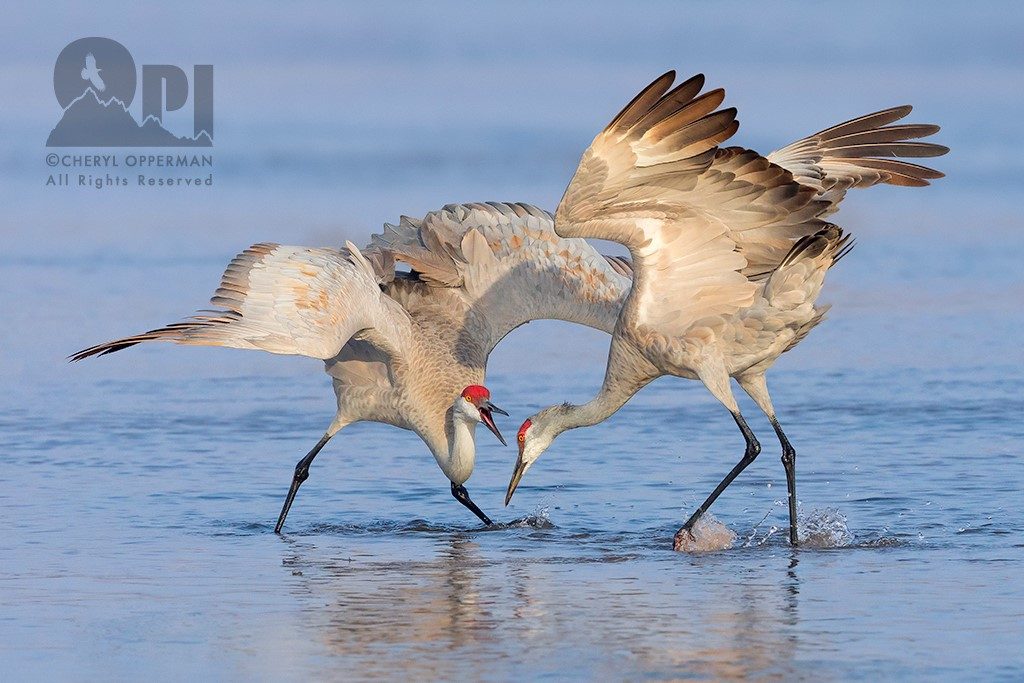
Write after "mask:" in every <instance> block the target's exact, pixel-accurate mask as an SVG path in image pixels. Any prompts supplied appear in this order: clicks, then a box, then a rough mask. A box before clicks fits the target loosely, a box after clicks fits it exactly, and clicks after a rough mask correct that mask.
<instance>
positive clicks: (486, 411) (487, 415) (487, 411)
mask: <svg viewBox="0 0 1024 683" xmlns="http://www.w3.org/2000/svg"><path fill="white" fill-rule="evenodd" d="M479 410H480V419H481V420H482V421H483V423H484V424H485V425H487V428H488V429H490V430H491V433H492V434H494V435H495V436H496V437H498V441H500V442H501V445H502V446H507V445H508V444H507V443H505V437H503V436H502V435H501V432H499V431H498V425H496V424H494V418H493V417H491V413H492V412H494V413H500V414H501V415H504V416H505V417H508V413H506V412H505V411H504V410H502V409H501V408H499V407H498V406H496V405H494V404H493V403H491V402H490V401H488V400H484V401H483V402H482V403H481V404H480V408H479Z"/></svg>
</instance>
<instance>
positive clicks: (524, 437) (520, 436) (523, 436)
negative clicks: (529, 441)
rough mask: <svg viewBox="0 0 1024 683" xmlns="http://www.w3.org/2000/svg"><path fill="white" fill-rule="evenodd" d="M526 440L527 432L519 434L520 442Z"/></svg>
mask: <svg viewBox="0 0 1024 683" xmlns="http://www.w3.org/2000/svg"><path fill="white" fill-rule="evenodd" d="M524 441H526V435H525V434H520V435H519V443H522V442H524Z"/></svg>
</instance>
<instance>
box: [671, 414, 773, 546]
mask: <svg viewBox="0 0 1024 683" xmlns="http://www.w3.org/2000/svg"><path fill="white" fill-rule="evenodd" d="M732 416H733V418H734V419H735V420H736V424H737V425H738V426H739V428H740V432H742V433H743V438H744V440H745V441H746V442H747V445H746V448H745V449H744V451H743V457H742V458H740V461H739V462H738V463H736V466H735V467H733V468H732V469H731V470H730V471H729V474H727V475H725V479H723V480H722V481H721V482H720V483H719V484H718V486H716V487H715V490H714V491H712V492H711V495H710V496H708V498H707V500H705V501H704V502H703V503H701V506H700V507H699V508H697V510H696V512H694V513H693V514H692V515H690V519H688V520H686V524H684V525H683V526H682V528H681V529H679V531H677V532H676V540H675V547H676V548H677V549H678V548H679V547H680V546H681V545H683V539H682V535H683V534H687V535H688V536H689V537H690V539H691V540H692V539H693V526H694V525H695V524H696V523H697V520H699V519H700V518H701V516H702V515H703V514H704V513H705V512H707V511H708V508H710V507H711V505H712V504H713V503H714V502H715V501H716V500H717V499H718V497H719V496H720V495H722V491H724V490H725V489H726V488H728V486H729V484H731V483H732V480H733V479H735V478H736V477H738V476H739V474H740V472H742V471H743V470H745V469H746V468H747V465H749V464H750V463H752V462H754V460H755V459H756V458H757V455H758V453H760V452H761V444H759V443H758V442H757V437H755V436H754V432H752V431H751V430H750V427H749V426H748V425H747V421H746V420H744V419H743V415H741V414H740V411H738V410H737V411H735V412H733V414H732Z"/></svg>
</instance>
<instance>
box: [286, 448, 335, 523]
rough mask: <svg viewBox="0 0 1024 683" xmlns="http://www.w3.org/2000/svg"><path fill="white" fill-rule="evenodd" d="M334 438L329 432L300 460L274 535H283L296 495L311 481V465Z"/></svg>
mask: <svg viewBox="0 0 1024 683" xmlns="http://www.w3.org/2000/svg"><path fill="white" fill-rule="evenodd" d="M332 436H334V434H332V433H331V432H328V433H326V434H324V435H323V437H321V439H320V440H319V441H318V442H317V443H316V445H315V446H313V450H311V451H310V452H309V453H306V455H305V456H304V457H303V458H302V460H299V462H298V463H297V464H296V465H295V475H294V476H293V477H292V485H291V487H289V489H288V497H287V498H285V499H284V506H283V507H282V508H281V514H280V516H279V517H278V518H277V526H275V527H274V533H275V534H279V533H281V527H283V526H284V519H285V517H287V516H288V511H289V510H291V509H292V503H293V502H294V501H295V494H296V493H298V491H299V487H300V486H302V482H304V481H306V480H307V479H309V465H310V463H312V462H313V459H314V458H315V457H316V456H317V454H318V453H319V452H320V451H321V450H322V449H323V447H324V446H326V445H327V442H328V441H330V440H331V437H332Z"/></svg>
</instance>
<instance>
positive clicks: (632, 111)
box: [604, 69, 704, 132]
mask: <svg viewBox="0 0 1024 683" xmlns="http://www.w3.org/2000/svg"><path fill="white" fill-rule="evenodd" d="M675 79H676V72H675V70H674V69H671V70H669V71H666V72H665V73H663V74H662V75H661V76H658V77H657V78H655V79H654V80H653V81H651V83H650V84H649V85H648V86H647V87H646V88H644V89H643V90H641V91H640V92H639V93H637V95H636V97H634V98H633V99H632V100H630V101H629V104H627V105H626V106H625V107H623V108H622V111H620V112H619V113H618V114H616V115H615V118H613V119H612V120H611V122H610V123H609V124H608V125H607V126H605V129H604V130H605V132H608V131H612V130H618V129H628V128H630V127H632V126H633V125H634V124H636V123H637V122H638V121H640V119H642V118H644V117H645V116H646V115H647V114H648V113H649V112H650V111H651V110H652V108H654V107H655V106H656V105H659V104H661V103H662V102H663V101H665V100H669V101H678V102H679V103H680V105H682V104H685V103H686V102H688V101H689V100H691V99H692V98H693V96H694V95H696V94H697V93H699V92H700V90H701V88H703V87H704V74H697V75H695V76H691V77H690V78H688V79H687V80H685V81H683V82H682V83H680V84H679V85H677V86H676V87H675V88H673V89H672V90H671V91H669V88H670V87H671V86H672V83H673V82H674V81H675ZM691 91H692V92H691Z"/></svg>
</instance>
